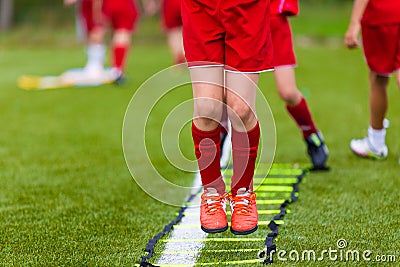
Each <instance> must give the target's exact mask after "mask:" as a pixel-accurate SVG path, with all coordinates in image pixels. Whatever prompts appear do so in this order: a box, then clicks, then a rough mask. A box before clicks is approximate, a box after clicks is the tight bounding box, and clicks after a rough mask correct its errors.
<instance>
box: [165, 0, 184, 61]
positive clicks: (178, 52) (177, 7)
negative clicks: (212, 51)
mask: <svg viewBox="0 0 400 267" xmlns="http://www.w3.org/2000/svg"><path fill="white" fill-rule="evenodd" d="M161 11H162V12H161V17H162V25H163V28H164V30H165V32H166V35H167V42H168V46H169V48H170V51H171V53H172V57H173V61H174V64H180V63H184V62H186V59H185V52H184V49H183V41H182V16H181V1H180V0H163V1H162V3H161Z"/></svg>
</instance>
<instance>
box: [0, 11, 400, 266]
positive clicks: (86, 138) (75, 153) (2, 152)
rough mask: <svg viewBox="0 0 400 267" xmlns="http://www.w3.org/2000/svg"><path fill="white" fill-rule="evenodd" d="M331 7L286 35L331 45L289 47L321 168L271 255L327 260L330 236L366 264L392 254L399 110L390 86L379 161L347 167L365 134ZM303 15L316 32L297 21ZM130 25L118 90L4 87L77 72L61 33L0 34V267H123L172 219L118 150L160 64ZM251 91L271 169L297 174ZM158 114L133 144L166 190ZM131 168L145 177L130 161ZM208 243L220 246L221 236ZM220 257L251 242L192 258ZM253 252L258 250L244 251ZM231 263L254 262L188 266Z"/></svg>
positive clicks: (288, 143) (364, 97)
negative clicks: (324, 168) (21, 79)
mask: <svg viewBox="0 0 400 267" xmlns="http://www.w3.org/2000/svg"><path fill="white" fill-rule="evenodd" d="M347 7H348V6H347ZM334 10H335V12H336V13H333V14H331V13H329V16H327V17H324V16H322V15H321V14H320V12H321V9H320V8H319V7H315V9H314V11H313V9H312V6H307V7H304V8H303V9H302V14H303V17H301V16H300V17H299V18H296V19H295V20H293V29H296V33H298V36H300V37H301V36H303V35H307V36H312V37H313V38H314V37H317V38H322V39H323V40H325V38H326V37H330V36H334V37H335V38H336V39H335V40H336V41H335V42H334V45H329V46H326V43H324V42H322V43H321V42H316V43H315V42H311V43H301V44H299V45H296V52H297V57H298V63H299V64H298V65H299V67H298V68H297V69H296V74H297V81H298V86H299V88H300V89H301V90H302V91H303V92H304V95H306V96H307V99H308V103H309V106H310V109H311V111H312V112H313V116H314V118H315V121H316V123H317V126H318V127H319V128H320V130H321V131H322V132H323V133H324V136H325V139H326V143H327V145H328V147H329V150H330V158H329V161H328V164H329V165H330V166H331V168H332V169H331V171H330V172H326V173H312V174H309V175H308V176H307V181H306V183H304V184H301V185H300V195H299V200H298V201H297V202H296V203H293V204H292V205H291V206H290V210H291V213H290V214H288V215H287V216H286V217H285V219H284V220H285V224H284V225H283V226H280V228H279V230H280V235H279V237H278V240H277V242H276V244H277V246H278V249H279V250H286V251H290V250H298V251H302V250H311V249H314V250H315V251H316V252H321V251H322V250H324V249H329V248H330V247H331V248H332V249H335V248H336V241H337V240H338V239H340V238H344V239H346V240H347V242H348V248H349V249H354V250H355V249H357V250H359V251H364V250H367V249H368V250H372V251H373V255H374V256H375V255H377V254H386V255H390V254H395V255H397V261H399V260H400V254H399V253H400V251H399V240H400V231H399V217H400V212H399V208H400V194H399V191H398V188H399V187H400V181H399V179H398V173H399V169H400V166H399V165H398V157H399V156H400V141H399V135H398V133H399V129H400V122H399V120H398V114H399V113H400V106H399V105H397V104H396V103H397V102H398V101H397V99H398V98H399V93H398V91H397V89H396V86H395V83H394V79H393V81H392V82H391V84H390V86H389V97H390V107H389V111H388V116H387V117H388V119H389V120H390V121H391V127H390V129H388V134H387V144H388V146H389V156H388V158H387V159H386V160H384V161H370V160H365V159H360V158H357V157H356V156H355V155H353V154H352V153H351V151H350V149H349V141H350V140H351V139H352V138H355V137H362V136H364V135H365V134H366V130H367V126H368V81H367V75H368V71H367V68H366V66H365V64H364V62H363V56H362V53H361V51H348V50H346V49H345V48H343V47H342V46H341V45H340V43H341V42H340V40H341V39H338V35H340V33H341V32H344V31H345V25H346V20H345V18H346V14H349V10H348V8H347V9H341V8H338V7H336V8H335V9H334ZM334 14H337V16H334ZM313 16H315V18H316V19H315V20H318V22H320V23H317V22H315V24H314V23H310V21H313ZM334 18H338V19H337V20H334ZM330 21H332V23H333V25H342V26H332V27H330V26H326V27H325V30H324V31H322V30H321V29H322V28H321V27H320V25H330ZM143 23H144V24H143V25H144V26H143V30H142V31H140V30H139V32H138V33H137V36H136V37H135V39H134V42H133V43H134V45H133V48H132V51H131V56H130V60H129V65H128V68H127V69H128V82H127V83H126V84H125V85H123V86H121V87H118V86H115V85H107V86H101V87H94V88H71V89H61V90H54V91H42V92H26V91H22V90H20V89H18V88H17V87H16V79H17V78H18V76H19V75H21V74H37V75H44V74H59V73H61V72H62V71H64V70H66V69H69V68H73V67H81V66H82V65H83V64H84V62H85V55H84V51H83V48H82V47H81V46H79V45H76V44H74V43H73V42H72V41H71V39H72V38H73V34H72V33H71V31H69V32H68V30H67V31H66V32H65V33H64V32H62V33H60V36H61V37H60V39H57V36H55V37H54V38H53V37H52V38H50V37H47V38H48V39H46V40H45V41H43V43H42V42H41V41H40V40H41V39H38V37H35V38H34V42H33V43H30V42H29V39H26V38H27V33H28V32H29V31H26V30H25V29H21V30H20V31H19V30H18V29H17V30H16V31H15V32H13V33H8V34H4V33H2V35H1V38H2V42H1V43H0V64H1V65H0V68H1V72H0V114H1V115H0V116H1V122H2V127H1V131H0V158H1V160H0V169H1V172H0V265H1V266H10V265H16V266H27V265H29V266H30V265H32V266H55V265H57V266H58V265H61V266H87V265H89V266H115V265H120V266H132V265H133V264H135V263H137V262H138V261H139V260H140V257H141V256H142V255H144V252H143V249H144V248H145V246H146V243H147V241H148V239H149V238H152V237H153V236H154V235H155V234H157V233H158V232H159V231H161V230H162V228H163V226H164V225H165V224H167V223H168V222H169V221H171V220H172V219H173V218H174V217H175V212H176V211H177V207H174V206H170V205H166V204H163V203H161V202H158V201H156V200H154V199H153V198H152V197H150V196H148V195H147V194H146V193H145V192H143V191H142V190H141V189H140V187H139V186H138V185H137V184H136V183H135V182H134V180H133V179H132V177H131V175H130V173H129V171H128V168H127V167H126V164H125V160H124V156H123V150H122V144H121V143H122V137H121V135H122V125H123V119H124V114H125V110H126V108H127V106H128V103H129V101H130V99H131V97H132V96H133V94H134V92H135V91H136V90H137V88H138V87H139V86H140V85H141V84H142V83H143V82H144V81H145V80H147V79H148V78H149V77H150V76H151V75H153V74H155V73H156V72H158V71H160V70H162V69H164V68H166V67H168V66H169V64H170V62H171V58H170V55H169V53H168V48H167V47H166V45H165V44H164V43H163V42H162V41H163V40H164V38H163V37H162V35H161V34H160V32H159V30H158V25H157V23H154V21H153V20H149V21H146V20H145V21H143ZM311 25H314V26H311ZM321 32H322V33H321ZM39 33H40V32H39ZM7 36H10V40H7V39H6V38H7ZM39 36H40V34H39ZM339 37H340V36H339ZM21 40H25V41H24V42H22V41H21ZM65 40H69V42H65ZM260 88H261V89H262V91H263V92H264V94H265V96H266V98H267V99H268V101H269V103H270V106H271V109H272V112H273V114H274V118H275V123H276V129H277V148H276V155H275V162H279V163H300V164H308V158H307V157H306V153H305V149H306V148H305V145H304V142H303V141H302V139H301V136H300V133H299V131H298V129H297V128H296V126H295V124H294V123H293V121H292V120H291V118H290V117H289V116H288V114H287V113H286V111H285V108H284V105H283V102H282V101H281V100H280V99H279V98H278V96H277V93H276V90H275V88H274V82H273V79H272V74H271V73H265V74H262V77H261V80H260ZM173 96H174V95H173ZM179 97H182V100H184V99H187V98H188V97H190V94H183V95H181V96H176V97H175V98H174V99H175V100H176V99H178V100H179ZM169 108H170V105H168V104H162V102H161V103H160V104H159V106H158V109H155V110H154V112H153V113H152V116H151V117H150V122H151V123H150V124H149V125H148V127H150V129H151V128H152V127H154V129H155V130H154V131H153V132H150V133H149V136H148V137H147V139H146V142H147V144H148V147H149V151H150V155H152V157H153V160H155V162H154V164H155V165H156V166H157V167H159V168H160V170H161V172H162V173H163V175H165V176H167V178H168V179H169V180H173V181H174V182H177V183H178V184H180V185H190V184H191V182H192V179H193V175H192V174H191V173H188V172H182V171H178V170H176V169H175V168H173V167H171V166H170V165H169V164H168V163H167V161H166V159H165V158H164V157H163V156H162V155H160V153H159V151H160V148H159V144H160V141H159V140H157V131H158V130H159V129H160V127H161V125H162V121H157V118H158V116H159V117H160V118H164V117H165V114H166V111H168V109H169ZM138 130H139V131H140V130H142V129H138ZM152 138H155V140H154V142H153V141H152ZM171 138H176V136H171ZM179 144H180V148H181V149H182V153H183V154H184V155H186V156H187V157H189V158H191V159H193V154H192V143H191V138H190V131H189V128H188V127H187V126H186V127H185V128H184V129H183V131H182V134H181V136H180V140H179ZM144 160H145V159H144ZM137 167H138V168H139V169H140V170H141V171H142V172H145V171H146V169H145V167H143V166H142V165H141V164H138V166H137ZM152 178H153V177H148V179H149V180H150V179H152ZM162 190H163V188H160V192H161V191H162ZM172 193H174V192H172ZM184 197H185V196H184V195H183V194H182V191H179V190H177V192H176V198H177V199H178V201H180V199H181V200H182V202H183V200H184ZM268 218H269V217H268ZM267 233H268V229H266V228H261V229H260V230H259V231H257V232H256V233H254V234H252V235H251V237H265V236H266V234H267ZM220 235H221V236H224V237H231V236H232V234H230V233H229V232H227V233H224V234H220ZM234 246H238V247H242V248H252V247H253V244H247V243H243V244H235V245H232V244H229V243H218V244H215V243H211V242H210V243H207V244H206V247H205V248H206V249H216V248H220V249H232V248H234ZM262 246H263V244H262V242H260V243H258V244H256V247H260V248H262ZM238 257H239V258H240V259H246V258H247V259H252V258H254V257H255V255H253V254H248V253H234V254H213V253H205V254H203V255H201V256H200V258H199V262H213V261H217V260H218V261H224V260H237V259H238ZM276 263H277V265H279V266H281V265H282V266H285V265H287V264H288V262H286V263H285V262H279V261H276ZM289 263H292V262H290V261H289ZM309 264H312V265H319V266H330V265H336V264H339V265H340V264H341V265H343V266H344V265H348V264H353V265H354V266H356V265H357V266H358V265H365V266H367V265H371V262H369V263H368V262H362V261H361V262H358V263H349V262H340V261H336V262H332V261H329V260H324V261H322V262H311V263H310V262H299V263H298V265H309ZM374 264H375V263H374Z"/></svg>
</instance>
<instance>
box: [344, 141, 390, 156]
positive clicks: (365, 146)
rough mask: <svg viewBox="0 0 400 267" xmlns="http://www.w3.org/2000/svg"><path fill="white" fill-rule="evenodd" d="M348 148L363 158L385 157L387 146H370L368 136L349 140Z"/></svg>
mask: <svg viewBox="0 0 400 267" xmlns="http://www.w3.org/2000/svg"><path fill="white" fill-rule="evenodd" d="M350 148H351V150H352V151H353V152H354V153H356V154H357V155H358V156H360V157H363V158H372V159H385V158H386V157H387V155H388V147H387V146H386V145H384V146H382V147H380V148H379V149H375V148H373V147H372V145H371V143H370V141H369V139H368V137H364V138H362V139H353V140H351V142H350Z"/></svg>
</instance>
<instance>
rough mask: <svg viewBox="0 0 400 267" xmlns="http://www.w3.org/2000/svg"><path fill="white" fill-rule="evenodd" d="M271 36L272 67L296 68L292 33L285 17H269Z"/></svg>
mask: <svg viewBox="0 0 400 267" xmlns="http://www.w3.org/2000/svg"><path fill="white" fill-rule="evenodd" d="M271 36H272V44H273V47H274V67H284V66H293V67H294V66H296V56H295V53H294V50H293V41H292V31H291V29H290V24H289V20H288V18H287V17H286V16H271Z"/></svg>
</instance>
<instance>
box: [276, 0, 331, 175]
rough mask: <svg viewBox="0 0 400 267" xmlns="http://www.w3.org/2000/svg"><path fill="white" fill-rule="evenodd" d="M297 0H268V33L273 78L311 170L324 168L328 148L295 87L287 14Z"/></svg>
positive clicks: (291, 13) (295, 9) (294, 8)
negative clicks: (269, 13) (271, 52)
mask: <svg viewBox="0 0 400 267" xmlns="http://www.w3.org/2000/svg"><path fill="white" fill-rule="evenodd" d="M297 1H298V0H271V24H270V25H271V35H272V42H273V46H274V67H275V71H274V78H275V82H276V87H277V89H278V93H279V96H280V97H281V98H282V100H283V101H285V103H286V109H287V111H288V112H289V114H290V115H291V116H292V118H293V119H294V120H295V122H296V123H297V125H298V127H299V128H300V130H301V132H302V134H303V138H304V140H305V142H306V144H307V152H308V155H309V156H310V158H311V162H312V164H313V169H314V170H325V169H326V168H327V167H326V161H327V159H328V149H327V147H326V145H325V143H324V140H323V138H322V135H321V133H320V132H319V131H318V129H317V127H316V126H315V123H314V121H313V118H312V116H311V113H310V110H309V108H308V105H307V102H306V100H305V98H304V97H303V95H302V94H301V92H300V91H299V90H298V89H297V85H296V79H295V72H294V68H295V67H296V57H295V53H294V50H293V41H292V32H291V28H290V24H289V20H288V17H289V16H296V15H297V14H298V12H299V7H298V2H297Z"/></svg>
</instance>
